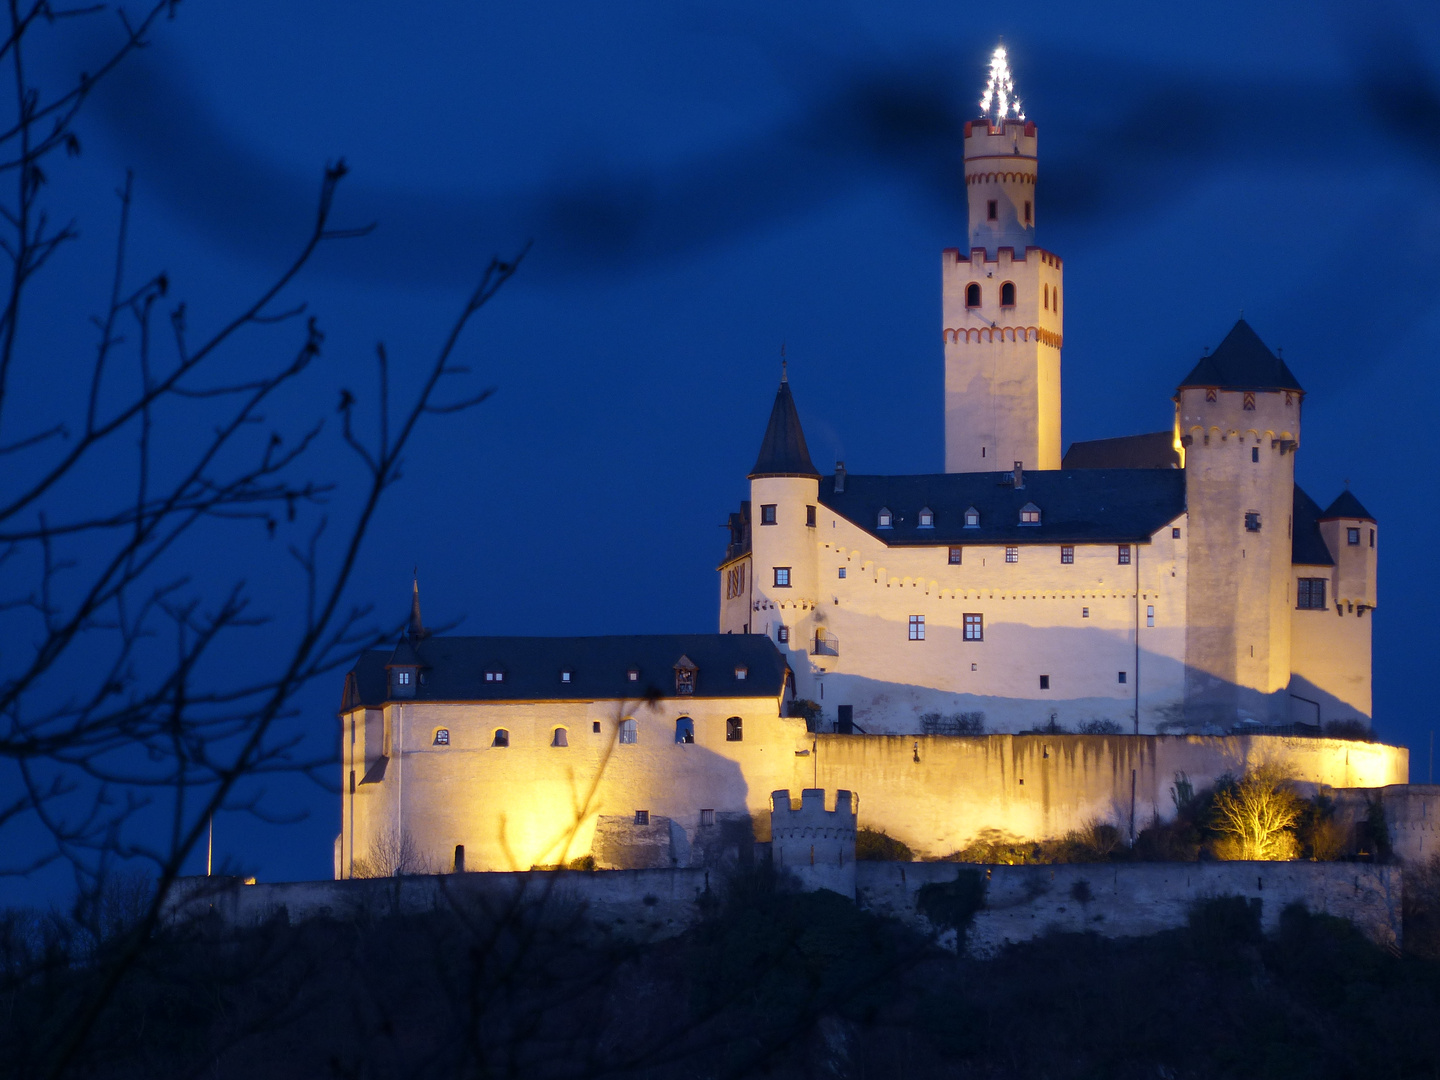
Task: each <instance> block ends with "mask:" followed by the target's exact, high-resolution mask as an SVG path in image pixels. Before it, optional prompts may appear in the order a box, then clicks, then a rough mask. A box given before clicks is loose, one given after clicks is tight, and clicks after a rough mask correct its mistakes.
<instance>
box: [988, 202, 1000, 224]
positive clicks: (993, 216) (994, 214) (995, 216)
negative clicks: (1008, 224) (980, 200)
mask: <svg viewBox="0 0 1440 1080" xmlns="http://www.w3.org/2000/svg"><path fill="white" fill-rule="evenodd" d="M985 219H986V220H987V221H999V220H1000V200H999V199H990V200H989V201H988V202H986V203H985Z"/></svg>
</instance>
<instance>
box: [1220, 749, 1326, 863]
mask: <svg viewBox="0 0 1440 1080" xmlns="http://www.w3.org/2000/svg"><path fill="white" fill-rule="evenodd" d="M1303 809H1304V807H1303V805H1302V803H1301V800H1300V796H1299V795H1297V794H1296V792H1295V788H1294V786H1293V785H1292V784H1291V782H1290V780H1289V778H1288V777H1287V776H1286V775H1285V773H1284V772H1283V771H1282V770H1280V769H1278V768H1276V767H1275V766H1273V765H1261V766H1259V767H1258V768H1255V769H1252V770H1251V771H1250V772H1247V773H1246V774H1245V775H1244V776H1242V777H1241V778H1240V779H1239V780H1237V781H1235V782H1234V783H1233V784H1228V785H1221V786H1220V787H1218V788H1217V789H1216V791H1215V827H1216V829H1217V830H1218V831H1219V832H1220V833H1221V834H1222V836H1223V840H1222V842H1221V843H1220V844H1219V845H1217V848H1216V851H1217V854H1219V855H1220V856H1221V857H1222V858H1229V859H1249V860H1257V861H1266V862H1274V861H1281V860H1285V859H1293V858H1295V857H1296V856H1297V855H1298V854H1299V845H1298V844H1297V842H1296V839H1295V826H1296V825H1297V824H1298V823H1299V821H1300V814H1301V811H1302V810H1303Z"/></svg>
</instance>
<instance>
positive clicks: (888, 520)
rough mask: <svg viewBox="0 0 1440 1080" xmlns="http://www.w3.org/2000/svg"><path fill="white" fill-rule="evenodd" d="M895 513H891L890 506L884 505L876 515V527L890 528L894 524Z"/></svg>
mask: <svg viewBox="0 0 1440 1080" xmlns="http://www.w3.org/2000/svg"><path fill="white" fill-rule="evenodd" d="M894 520H895V519H894V515H892V514H891V513H890V508H889V507H888V506H882V507H881V508H880V513H878V514H876V515H875V527H876V528H877V529H889V528H893V526H894Z"/></svg>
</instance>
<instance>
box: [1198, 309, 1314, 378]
mask: <svg viewBox="0 0 1440 1080" xmlns="http://www.w3.org/2000/svg"><path fill="white" fill-rule="evenodd" d="M1187 386H1206V387H1210V386H1213V387H1215V388H1217V389H1220V390H1296V391H1300V392H1301V393H1303V392H1304V391H1303V390H1301V387H1300V380H1299V379H1297V378H1295V375H1294V373H1293V372H1292V371H1291V370H1290V369H1289V368H1288V367H1286V366H1285V361H1284V360H1281V359H1280V358H1279V357H1278V356H1276V355H1275V354H1274V353H1272V352H1271V351H1270V350H1269V348H1267V347H1266V345H1265V343H1264V342H1263V341H1261V340H1260V335H1259V334H1257V333H1255V331H1254V330H1252V329H1251V328H1250V324H1249V323H1247V322H1246V321H1245V320H1244V319H1241V320H1240V321H1239V322H1237V323H1236V324H1235V325H1234V327H1233V328H1231V330H1230V333H1228V334H1226V335H1225V340H1224V341H1222V342H1220V345H1219V346H1218V347H1217V348H1216V349H1215V351H1214V352H1213V353H1211V354H1210V355H1209V356H1206V357H1202V358H1201V360H1200V362H1199V363H1198V364H1196V365H1195V367H1194V369H1193V370H1192V371H1191V372H1190V374H1189V375H1187V376H1186V377H1185V379H1184V381H1183V382H1181V383H1180V388H1181V389H1182V390H1183V389H1184V388H1185V387H1187Z"/></svg>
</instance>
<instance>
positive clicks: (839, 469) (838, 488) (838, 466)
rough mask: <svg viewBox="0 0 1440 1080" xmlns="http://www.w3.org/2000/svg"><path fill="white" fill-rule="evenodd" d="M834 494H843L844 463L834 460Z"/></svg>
mask: <svg viewBox="0 0 1440 1080" xmlns="http://www.w3.org/2000/svg"><path fill="white" fill-rule="evenodd" d="M835 494H836V495H844V494H845V463H844V462H843V461H837V462H835Z"/></svg>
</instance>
